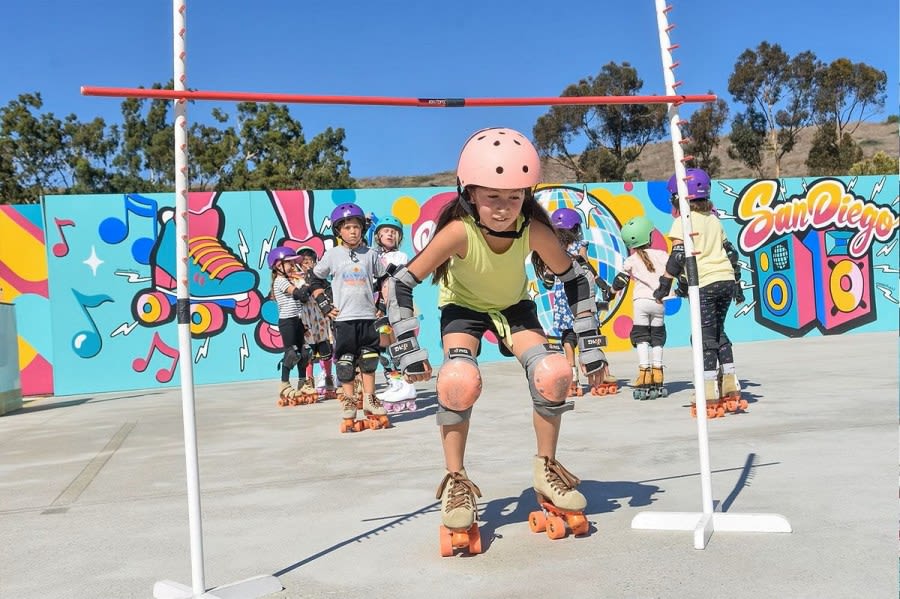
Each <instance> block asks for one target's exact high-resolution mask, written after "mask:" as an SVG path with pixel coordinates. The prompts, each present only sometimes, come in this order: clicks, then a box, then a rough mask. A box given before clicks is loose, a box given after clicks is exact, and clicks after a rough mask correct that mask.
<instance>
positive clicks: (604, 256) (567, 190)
mask: <svg viewBox="0 0 900 599" xmlns="http://www.w3.org/2000/svg"><path fill="white" fill-rule="evenodd" d="M535 198H536V199H537V201H538V203H539V204H540V205H541V206H543V207H544V209H545V210H546V211H547V213H548V214H552V213H553V211H554V210H557V209H559V208H573V209H575V210H577V211H578V212H579V213H581V219H582V222H583V223H585V224H583V225H582V227H581V230H582V233H583V235H584V239H585V241H587V242H588V245H587V255H588V262H590V264H591V266H592V267H593V268H594V270H595V271H597V274H598V276H599V277H600V278H601V279H603V280H604V281H606V283H607V284H610V285H611V284H612V281H613V279H614V278H615V277H616V275H617V274H618V273H619V272H620V271H621V270H622V264H623V263H624V262H625V258H627V257H628V249H627V248H626V247H625V242H623V241H622V235H621V233H620V228H621V227H620V225H619V223H618V222H617V221H616V219H615V217H613V215H612V213H610V211H609V210H608V209H607V208H606V206H604V205H603V204H601V203H600V202H599V201H597V199H596V198H594V197H593V196H592V195H591V194H589V193H587V191H586V190H585V189H577V188H574V187H562V186H560V187H555V186H554V187H544V188H542V189H539V190H538V191H536V192H535ZM528 275H529V284H528V287H529V290H530V292H531V295H532V296H533V297H534V301H535V303H536V304H537V309H538V318H539V319H540V321H541V326H543V327H544V330H545V331H547V332H548V333H549V334H550V335H551V336H558V335H559V331H557V330H555V327H554V324H553V305H554V294H553V290H552V289H550V290H548V289H546V288H544V285H543V284H542V283H541V282H540V281H538V280H537V278H536V277H535V275H534V271H533V270H532V269H531V268H529V269H528ZM623 296H624V294H622V293H620V294H618V295H617V296H616V297H615V298H613V300H612V301H611V302H610V303H609V308H608V309H607V310H606V311H603V312H600V313H599V316H600V322H601V324H602V323H605V322H606V321H607V320H609V319H610V318H611V317H612V315H613V314H615V312H616V310H617V309H618V307H619V304H620V303H621V302H622V297H623ZM595 298H596V299H597V301H602V296H601V294H600V290H599V288H597V289H596V293H595Z"/></svg>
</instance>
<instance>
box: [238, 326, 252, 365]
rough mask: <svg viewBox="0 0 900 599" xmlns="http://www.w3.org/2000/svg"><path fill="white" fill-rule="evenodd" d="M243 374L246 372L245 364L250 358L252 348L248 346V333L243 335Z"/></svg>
mask: <svg viewBox="0 0 900 599" xmlns="http://www.w3.org/2000/svg"><path fill="white" fill-rule="evenodd" d="M239 351H240V355H241V372H244V363H245V361H246V359H247V358H248V357H250V347H249V346H248V345H247V333H241V348H240V350H239Z"/></svg>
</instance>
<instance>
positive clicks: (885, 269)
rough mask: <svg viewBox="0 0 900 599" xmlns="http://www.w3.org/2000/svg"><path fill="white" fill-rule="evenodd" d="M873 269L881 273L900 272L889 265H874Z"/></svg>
mask: <svg viewBox="0 0 900 599" xmlns="http://www.w3.org/2000/svg"><path fill="white" fill-rule="evenodd" d="M872 268H877V269H878V270H880V271H881V272H900V270H898V269H896V268H894V267H893V266H890V265H888V264H873V265H872Z"/></svg>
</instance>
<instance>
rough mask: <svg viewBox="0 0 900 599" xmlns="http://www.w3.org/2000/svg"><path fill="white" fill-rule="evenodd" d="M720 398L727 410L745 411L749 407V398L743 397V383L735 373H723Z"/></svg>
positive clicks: (720, 383)
mask: <svg viewBox="0 0 900 599" xmlns="http://www.w3.org/2000/svg"><path fill="white" fill-rule="evenodd" d="M719 398H720V400H719V401H720V403H722V404H724V406H725V411H726V412H732V413H734V412H743V411H744V410H746V409H747V405H748V404H747V400H746V399H741V385H740V383H739V382H738V379H737V375H735V374H734V373H730V374H723V375H722V378H721V379H720V382H719Z"/></svg>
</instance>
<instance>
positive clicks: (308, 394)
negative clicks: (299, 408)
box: [297, 379, 319, 404]
mask: <svg viewBox="0 0 900 599" xmlns="http://www.w3.org/2000/svg"><path fill="white" fill-rule="evenodd" d="M297 390H298V391H297V392H298V393H299V394H300V403H301V404H311V403H316V402H317V401H319V394H318V393H316V388H315V387H313V385H312V380H310V379H300V380H299V381H297Z"/></svg>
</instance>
